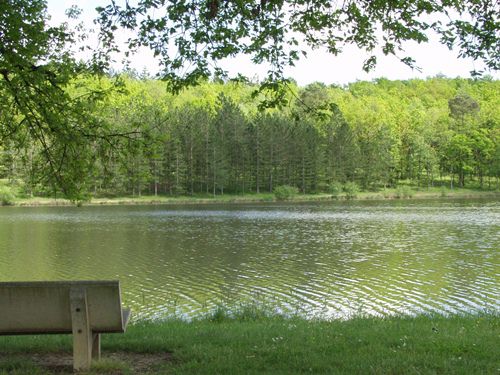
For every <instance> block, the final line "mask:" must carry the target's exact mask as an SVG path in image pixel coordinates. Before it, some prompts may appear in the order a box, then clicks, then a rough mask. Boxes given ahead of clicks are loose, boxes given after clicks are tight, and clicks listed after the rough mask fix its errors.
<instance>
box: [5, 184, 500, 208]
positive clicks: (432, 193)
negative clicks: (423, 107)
mask: <svg viewBox="0 0 500 375" xmlns="http://www.w3.org/2000/svg"><path fill="white" fill-rule="evenodd" d="M436 198H457V199H467V198H500V191H498V190H486V189H465V188H454V189H449V188H443V187H435V188H429V189H422V190H418V189H413V188H411V187H409V186H400V187H397V188H392V189H384V190H380V191H359V190H358V188H357V187H356V186H355V185H346V187H345V188H342V187H341V188H339V189H338V190H337V189H332V191H331V192H327V193H317V194H301V193H299V192H298V191H297V189H296V188H293V187H290V186H286V185H285V186H280V187H279V188H277V189H276V190H275V192H274V193H261V194H251V193H249V194H224V195H215V196H214V195H210V194H196V195H193V196H185V195H182V196H170V195H156V196H155V195H142V196H107V197H93V198H89V199H87V200H83V201H71V200H67V199H62V198H54V197H52V198H51V197H36V196H35V197H25V196H23V195H17V194H15V192H13V191H12V190H7V189H5V188H4V190H1V189H0V206H71V205H77V206H82V205H134V204H172V205H175V204H211V203H212V204H213V203H217V204H219V203H220V204H223V203H258V202H316V201H346V200H385V199H436Z"/></svg>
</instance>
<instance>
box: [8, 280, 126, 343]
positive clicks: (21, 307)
mask: <svg viewBox="0 0 500 375" xmlns="http://www.w3.org/2000/svg"><path fill="white" fill-rule="evenodd" d="M73 287H81V288H84V289H85V290H86V295H87V308H88V314H89V322H90V325H91V329H92V331H94V332H102V333H107V332H123V331H124V325H125V324H124V321H123V316H122V309H121V298H120V284H119V282H118V281H70V282H57V281H56V282H16V283H10V282H9V283H0V335H6V334H26V333H31V334H33V333H71V332H72V320H71V314H70V307H69V305H70V301H69V292H70V290H71V288H73ZM33 311H36V312H37V313H36V314H33Z"/></svg>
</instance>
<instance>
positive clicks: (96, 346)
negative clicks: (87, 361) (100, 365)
mask: <svg viewBox="0 0 500 375" xmlns="http://www.w3.org/2000/svg"><path fill="white" fill-rule="evenodd" d="M100 359H101V335H100V334H99V333H93V334H92V360H95V361H98V360H100Z"/></svg>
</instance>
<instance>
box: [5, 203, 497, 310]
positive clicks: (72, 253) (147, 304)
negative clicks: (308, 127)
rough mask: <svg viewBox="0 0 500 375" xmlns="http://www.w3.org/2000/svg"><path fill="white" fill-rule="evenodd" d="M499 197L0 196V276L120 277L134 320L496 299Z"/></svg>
mask: <svg viewBox="0 0 500 375" xmlns="http://www.w3.org/2000/svg"><path fill="white" fill-rule="evenodd" d="M499 261H500V202H498V201H494V200H450V199H448V200H412V201H406V200H400V201H399V200H396V201H389V200H387V201H354V202H345V201H342V202H340V201H339V202H332V203H307V204H286V203H283V204H278V203H269V204H238V205H205V206H101V207H90V206H89V207H82V208H77V207H0V281H28V280H78V279H119V280H120V281H121V283H122V295H123V300H124V301H123V302H124V305H127V306H130V307H132V309H133V310H134V313H135V318H136V319H152V318H163V317H167V316H172V315H176V316H181V317H184V318H189V317H194V316H198V315H201V314H204V313H206V312H207V311H209V310H212V309H214V308H215V307H216V306H218V305H230V306H232V305H237V304H241V303H242V304H247V303H251V304H266V305H267V306H272V307H273V308H274V309H276V310H277V311H280V312H285V313H299V314H301V315H304V316H308V317H313V316H316V317H324V318H329V317H338V318H348V317H351V316H354V315H357V314H369V315H386V314H396V313H406V314H417V313H422V312H439V313H448V312H449V313H455V312H471V311H472V312H477V311H483V310H495V311H498V310H499V306H500V291H499V281H500V267H499Z"/></svg>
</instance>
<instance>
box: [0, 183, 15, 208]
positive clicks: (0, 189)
mask: <svg viewBox="0 0 500 375" xmlns="http://www.w3.org/2000/svg"><path fill="white" fill-rule="evenodd" d="M14 199H15V195H14V193H13V192H12V191H11V190H10V189H9V188H8V187H7V186H0V205H1V206H10V205H11V204H13V203H14Z"/></svg>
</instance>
